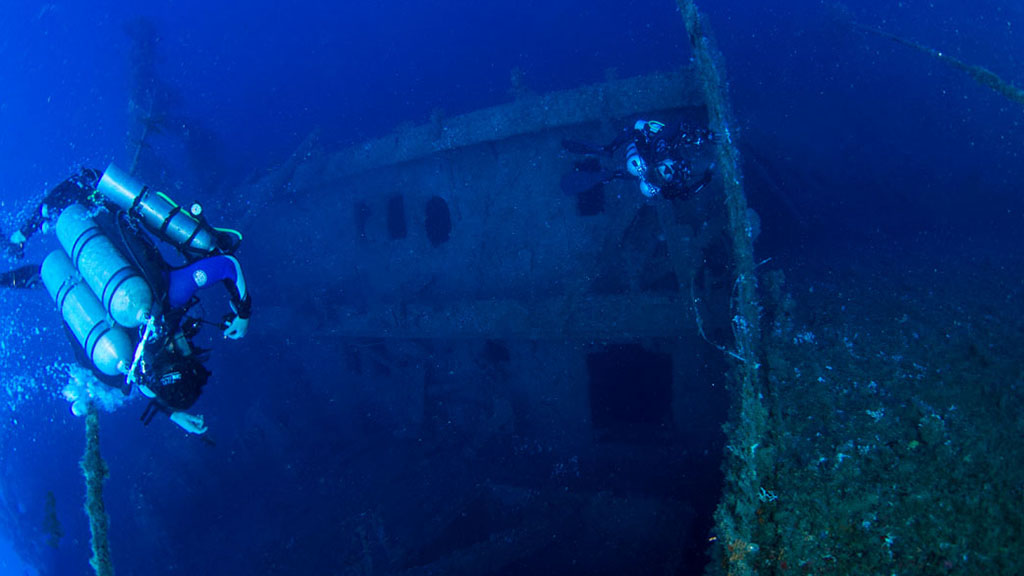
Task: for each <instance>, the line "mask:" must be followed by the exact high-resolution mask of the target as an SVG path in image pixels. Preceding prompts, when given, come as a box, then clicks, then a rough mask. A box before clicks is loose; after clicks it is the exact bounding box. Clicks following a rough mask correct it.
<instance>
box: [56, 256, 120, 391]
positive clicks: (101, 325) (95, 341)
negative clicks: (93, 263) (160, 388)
mask: <svg viewBox="0 0 1024 576" xmlns="http://www.w3.org/2000/svg"><path fill="white" fill-rule="evenodd" d="M40 275H41V276H42V278H43V284H45V285H46V290H47V291H48V292H49V293H50V297H51V298H53V301H54V303H55V304H57V310H58V311H59V312H60V314H61V316H63V317H64V321H65V322H66V323H67V325H68V327H69V328H70V329H71V332H72V333H73V334H74V335H75V339H77V340H78V343H79V344H80V345H81V346H82V349H83V350H85V354H86V356H88V357H89V359H90V360H92V363H93V364H95V365H96V368H98V369H99V371H100V372H103V373H104V374H106V375H108V376H114V375H117V374H124V373H126V372H127V371H128V367H129V365H130V364H131V358H132V349H133V347H132V342H131V338H129V337H128V334H127V333H126V332H125V331H124V329H122V328H120V327H118V326H111V325H110V323H109V322H108V321H107V312H106V311H105V310H104V309H103V304H101V303H100V301H99V299H98V298H96V295H95V294H93V292H92V290H90V289H89V286H87V285H86V284H85V283H84V282H83V281H82V277H81V275H79V274H78V272H77V271H75V266H74V264H72V263H71V259H70V258H68V255H67V254H65V253H64V252H63V251H62V250H54V251H53V252H51V253H50V255H49V256H47V257H46V260H44V261H43V266H42V268H40Z"/></svg>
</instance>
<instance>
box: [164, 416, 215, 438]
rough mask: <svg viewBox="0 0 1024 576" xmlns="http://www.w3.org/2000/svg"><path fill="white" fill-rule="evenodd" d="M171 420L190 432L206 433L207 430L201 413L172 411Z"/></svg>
mask: <svg viewBox="0 0 1024 576" xmlns="http://www.w3.org/2000/svg"><path fill="white" fill-rule="evenodd" d="M171 422H174V423H175V424H177V425H178V426H181V429H182V430H184V431H185V432H188V433H190V434H204V433H205V432H206V430H207V427H206V425H205V424H204V423H203V417H202V416H201V415H195V416H193V415H192V414H189V413H188V412H173V413H171Z"/></svg>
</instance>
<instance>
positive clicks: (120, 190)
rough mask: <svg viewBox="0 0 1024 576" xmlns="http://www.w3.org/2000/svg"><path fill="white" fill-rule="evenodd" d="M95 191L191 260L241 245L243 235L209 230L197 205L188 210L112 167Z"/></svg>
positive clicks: (224, 251) (229, 231)
mask: <svg viewBox="0 0 1024 576" xmlns="http://www.w3.org/2000/svg"><path fill="white" fill-rule="evenodd" d="M96 189H97V190H98V191H99V192H100V194H102V195H103V196H104V197H105V198H106V199H107V200H109V201H110V202H112V203H114V204H115V205H117V206H118V207H119V208H121V209H122V210H124V211H125V212H127V213H128V214H129V215H131V216H133V217H135V218H138V219H139V220H141V221H142V224H143V225H144V226H145V227H146V229H147V230H149V231H150V232H152V233H153V234H155V235H156V236H157V237H158V238H160V239H161V240H164V241H166V242H167V243H169V244H171V245H172V246H174V247H175V248H177V249H178V250H179V251H180V252H181V253H182V254H183V255H184V256H185V257H186V258H188V259H189V260H193V259H196V258H203V257H206V256H212V255H214V254H220V253H231V252H233V251H234V248H235V247H237V245H238V243H239V242H240V241H241V235H239V234H238V233H237V232H235V231H233V230H219V229H215V228H213V227H212V226H210V225H209V224H208V223H207V222H206V220H205V219H203V217H202V208H201V207H200V206H199V205H198V204H195V205H193V207H192V208H191V209H189V210H185V209H183V208H182V207H181V206H178V204H177V203H175V202H174V200H171V199H170V198H169V197H168V196H167V195H166V194H164V193H162V192H158V191H156V190H153V189H151V188H149V187H148V186H146V185H144V184H142V183H141V182H139V181H138V180H136V179H134V178H132V176H131V175H130V174H128V173H126V172H124V171H123V170H121V169H120V168H118V167H117V166H114V165H113V164H111V165H110V166H108V167H107V170H106V171H105V172H104V173H103V177H102V178H101V179H100V182H99V184H98V185H97V187H96Z"/></svg>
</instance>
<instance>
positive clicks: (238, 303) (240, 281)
mask: <svg viewBox="0 0 1024 576" xmlns="http://www.w3.org/2000/svg"><path fill="white" fill-rule="evenodd" d="M224 258H227V259H229V260H231V262H232V263H234V265H235V281H234V285H233V287H232V285H229V286H228V290H229V291H230V292H231V310H232V311H233V312H234V313H235V317H234V318H233V319H232V320H231V322H230V323H229V324H228V325H227V327H226V328H225V329H224V337H225V338H231V339H232V340H238V339H239V338H243V337H245V335H246V333H247V332H248V331H249V317H250V316H251V315H252V296H250V295H249V291H248V290H247V289H246V286H245V275H244V274H243V273H242V265H241V264H239V263H238V259H237V258H235V257H234V256H224Z"/></svg>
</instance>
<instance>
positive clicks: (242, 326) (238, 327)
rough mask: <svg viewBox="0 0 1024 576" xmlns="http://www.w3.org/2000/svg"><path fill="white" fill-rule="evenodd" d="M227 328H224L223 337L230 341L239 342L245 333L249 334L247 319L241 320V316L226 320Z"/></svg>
mask: <svg viewBox="0 0 1024 576" xmlns="http://www.w3.org/2000/svg"><path fill="white" fill-rule="evenodd" d="M225 324H227V326H226V327H225V328H224V337H225V338H230V339H232V340H239V339H241V338H244V337H245V335H246V333H247V332H249V319H248V318H242V317H241V316H235V317H234V319H233V320H226V321H225Z"/></svg>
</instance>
